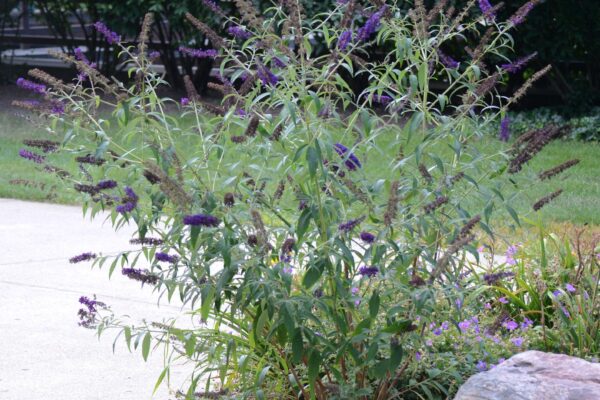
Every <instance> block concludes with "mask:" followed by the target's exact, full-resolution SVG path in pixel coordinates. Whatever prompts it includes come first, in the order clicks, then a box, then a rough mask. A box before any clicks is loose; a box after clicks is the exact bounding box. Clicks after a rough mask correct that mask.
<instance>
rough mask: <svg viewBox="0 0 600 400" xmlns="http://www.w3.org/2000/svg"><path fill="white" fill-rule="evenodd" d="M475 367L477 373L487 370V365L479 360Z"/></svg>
mask: <svg viewBox="0 0 600 400" xmlns="http://www.w3.org/2000/svg"><path fill="white" fill-rule="evenodd" d="M475 367H476V368H477V371H479V372H483V371H486V370H487V364H486V363H485V361H482V360H479V361H478V362H477V364H476V365H475Z"/></svg>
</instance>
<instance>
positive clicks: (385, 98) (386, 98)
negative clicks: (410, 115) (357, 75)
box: [373, 94, 392, 106]
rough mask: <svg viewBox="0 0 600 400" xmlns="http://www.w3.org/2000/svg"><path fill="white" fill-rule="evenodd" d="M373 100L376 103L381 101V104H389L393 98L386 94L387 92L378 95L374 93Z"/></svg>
mask: <svg viewBox="0 0 600 400" xmlns="http://www.w3.org/2000/svg"><path fill="white" fill-rule="evenodd" d="M373 101H374V102H375V103H379V104H381V105H384V106H385V105H387V104H390V102H391V101H392V98H391V97H390V96H388V95H385V94H382V95H381V96H380V95H377V94H374V95H373Z"/></svg>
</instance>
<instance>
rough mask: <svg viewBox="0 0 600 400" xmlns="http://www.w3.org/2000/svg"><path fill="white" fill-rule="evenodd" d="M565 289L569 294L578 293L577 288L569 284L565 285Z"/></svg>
mask: <svg viewBox="0 0 600 400" xmlns="http://www.w3.org/2000/svg"><path fill="white" fill-rule="evenodd" d="M565 288H566V289H567V291H569V292H571V293H574V292H576V291H577V289H575V286H573V285H571V284H570V283H567V284H566V285H565Z"/></svg>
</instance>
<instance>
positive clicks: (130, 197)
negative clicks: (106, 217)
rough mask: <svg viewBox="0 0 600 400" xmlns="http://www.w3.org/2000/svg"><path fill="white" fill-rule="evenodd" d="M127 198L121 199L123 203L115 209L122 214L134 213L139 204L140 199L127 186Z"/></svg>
mask: <svg viewBox="0 0 600 400" xmlns="http://www.w3.org/2000/svg"><path fill="white" fill-rule="evenodd" d="M125 195H126V196H125V197H123V198H121V203H122V204H119V205H118V206H117V207H116V208H115V209H116V211H117V212H118V213H120V214H126V213H128V212H131V211H133V209H134V208H135V207H136V206H137V202H138V200H139V197H138V196H137V194H135V192H134V191H133V189H132V188H130V187H129V186H125Z"/></svg>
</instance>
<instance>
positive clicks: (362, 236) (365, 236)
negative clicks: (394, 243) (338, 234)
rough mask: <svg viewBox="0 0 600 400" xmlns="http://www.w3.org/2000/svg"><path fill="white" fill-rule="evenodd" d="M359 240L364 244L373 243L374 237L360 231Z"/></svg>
mask: <svg viewBox="0 0 600 400" xmlns="http://www.w3.org/2000/svg"><path fill="white" fill-rule="evenodd" d="M360 239H361V240H362V241H363V242H365V243H373V242H374V241H375V235H373V234H372V233H369V232H365V231H362V232H361V233H360Z"/></svg>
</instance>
